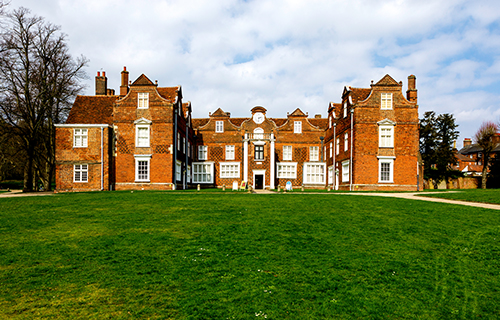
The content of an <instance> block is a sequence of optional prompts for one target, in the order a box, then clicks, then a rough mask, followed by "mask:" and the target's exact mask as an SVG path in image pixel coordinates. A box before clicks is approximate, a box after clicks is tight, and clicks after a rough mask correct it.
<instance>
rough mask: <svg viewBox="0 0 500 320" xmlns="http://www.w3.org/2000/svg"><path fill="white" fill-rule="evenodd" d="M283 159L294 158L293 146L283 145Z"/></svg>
mask: <svg viewBox="0 0 500 320" xmlns="http://www.w3.org/2000/svg"><path fill="white" fill-rule="evenodd" d="M283 160H288V161H291V160H292V146H283Z"/></svg>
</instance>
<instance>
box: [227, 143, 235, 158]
mask: <svg viewBox="0 0 500 320" xmlns="http://www.w3.org/2000/svg"><path fill="white" fill-rule="evenodd" d="M226 160H234V146H232V145H231V146H226Z"/></svg>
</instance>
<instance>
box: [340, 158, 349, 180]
mask: <svg viewBox="0 0 500 320" xmlns="http://www.w3.org/2000/svg"><path fill="white" fill-rule="evenodd" d="M346 181H349V160H347V161H344V162H342V182H346Z"/></svg>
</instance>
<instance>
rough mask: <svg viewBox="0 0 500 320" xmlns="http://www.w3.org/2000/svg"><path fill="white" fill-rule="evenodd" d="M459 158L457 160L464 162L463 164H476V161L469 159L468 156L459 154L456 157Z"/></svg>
mask: <svg viewBox="0 0 500 320" xmlns="http://www.w3.org/2000/svg"><path fill="white" fill-rule="evenodd" d="M455 157H457V160H459V161H462V162H476V160H474V159H472V158H469V157H467V156H464V155H463V154H460V153H457V154H456V155H455Z"/></svg>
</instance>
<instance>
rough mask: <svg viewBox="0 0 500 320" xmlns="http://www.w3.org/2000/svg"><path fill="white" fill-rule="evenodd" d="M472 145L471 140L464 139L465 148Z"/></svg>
mask: <svg viewBox="0 0 500 320" xmlns="http://www.w3.org/2000/svg"><path fill="white" fill-rule="evenodd" d="M471 144H472V140H471V138H464V148H465V147H468V146H470V145H471Z"/></svg>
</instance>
